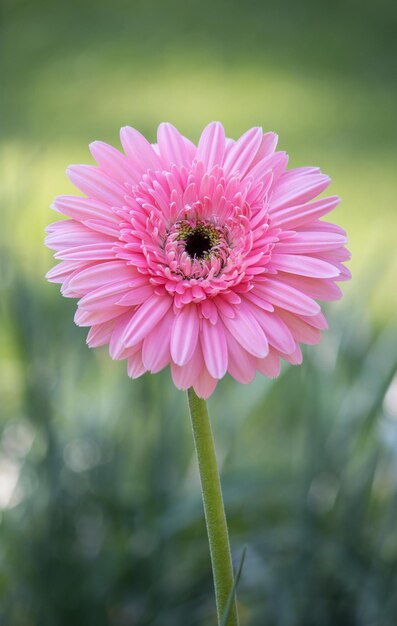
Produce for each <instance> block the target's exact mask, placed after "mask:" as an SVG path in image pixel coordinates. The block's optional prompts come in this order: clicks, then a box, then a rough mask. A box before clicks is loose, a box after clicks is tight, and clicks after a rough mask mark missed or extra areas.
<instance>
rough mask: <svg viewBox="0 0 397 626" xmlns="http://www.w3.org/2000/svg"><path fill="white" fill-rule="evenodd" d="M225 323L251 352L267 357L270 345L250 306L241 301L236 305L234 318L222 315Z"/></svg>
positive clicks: (240, 342) (254, 354)
mask: <svg viewBox="0 0 397 626" xmlns="http://www.w3.org/2000/svg"><path fill="white" fill-rule="evenodd" d="M222 319H223V323H224V325H225V326H226V328H227V330H228V331H229V332H230V333H231V334H232V335H233V337H234V338H235V339H236V340H237V341H238V342H239V344H240V345H241V346H242V347H243V348H245V349H246V350H247V351H248V352H249V353H250V354H252V355H253V356H258V357H262V358H263V357H265V356H266V355H267V353H268V350H269V346H268V342H267V339H266V335H265V333H264V332H263V330H262V328H261V327H260V326H259V324H258V322H257V321H256V319H255V317H254V316H253V315H252V313H251V311H250V309H249V306H248V305H245V304H244V303H241V304H240V305H239V306H236V311H235V316H234V318H233V319H231V318H228V317H225V316H224V315H222Z"/></svg>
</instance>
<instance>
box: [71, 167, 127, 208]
mask: <svg viewBox="0 0 397 626" xmlns="http://www.w3.org/2000/svg"><path fill="white" fill-rule="evenodd" d="M66 173H67V175H68V177H69V178H70V180H71V181H72V183H73V184H74V185H75V186H76V187H77V188H78V189H80V191H82V192H83V193H85V194H86V195H87V196H88V197H90V198H95V199H96V200H99V201H101V202H105V203H106V204H109V205H110V206H120V207H121V206H122V205H123V204H124V197H125V195H126V189H124V187H123V185H121V184H120V183H118V182H116V181H114V180H113V179H112V178H110V177H109V176H108V175H107V174H105V172H104V171H103V170H101V169H99V168H98V167H95V165H70V166H69V167H68V169H67V170H66Z"/></svg>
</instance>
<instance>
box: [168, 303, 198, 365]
mask: <svg viewBox="0 0 397 626" xmlns="http://www.w3.org/2000/svg"><path fill="white" fill-rule="evenodd" d="M198 333H199V319H198V315H197V306H196V305H195V304H188V305H186V306H184V307H183V309H182V310H181V312H180V313H179V314H178V315H177V316H176V317H175V320H174V325H173V327H172V333H171V356H172V360H173V361H174V362H175V363H176V364H177V365H185V363H187V362H188V361H190V359H191V358H192V356H193V353H194V351H195V349H196V346H197V340H198Z"/></svg>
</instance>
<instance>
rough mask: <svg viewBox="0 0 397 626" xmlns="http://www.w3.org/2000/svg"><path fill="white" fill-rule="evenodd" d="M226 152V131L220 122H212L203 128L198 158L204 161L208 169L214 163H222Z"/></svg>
mask: <svg viewBox="0 0 397 626" xmlns="http://www.w3.org/2000/svg"><path fill="white" fill-rule="evenodd" d="M224 153H225V131H224V130H223V126H222V124H221V123H220V122H212V123H211V124H208V126H206V128H205V129H204V130H203V132H202V135H201V137H200V140H199V143H198V147H197V160H198V161H202V162H203V163H204V165H205V167H206V169H207V170H208V171H210V170H211V169H212V168H213V167H214V165H222V163H223V155H224Z"/></svg>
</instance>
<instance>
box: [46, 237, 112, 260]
mask: <svg viewBox="0 0 397 626" xmlns="http://www.w3.org/2000/svg"><path fill="white" fill-rule="evenodd" d="M54 257H55V258H56V259H64V260H65V261H107V260H109V259H112V260H113V259H114V258H115V251H114V241H109V242H104V243H91V244H87V245H85V246H75V247H71V248H66V249H64V250H60V251H59V252H57V253H56V254H55V255H54Z"/></svg>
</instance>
